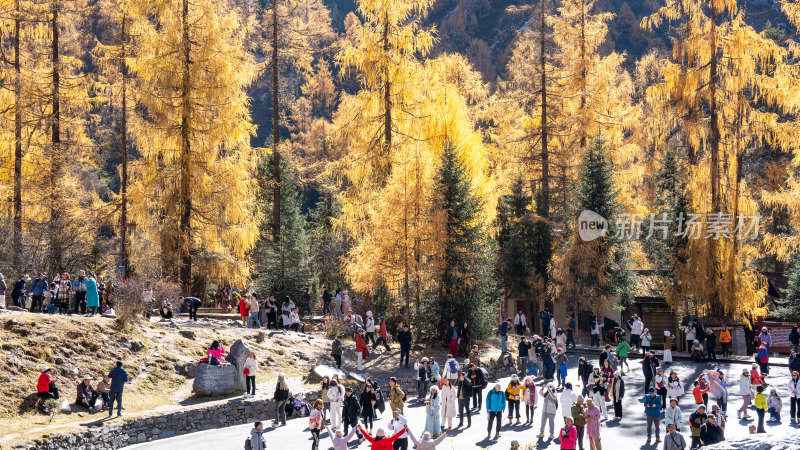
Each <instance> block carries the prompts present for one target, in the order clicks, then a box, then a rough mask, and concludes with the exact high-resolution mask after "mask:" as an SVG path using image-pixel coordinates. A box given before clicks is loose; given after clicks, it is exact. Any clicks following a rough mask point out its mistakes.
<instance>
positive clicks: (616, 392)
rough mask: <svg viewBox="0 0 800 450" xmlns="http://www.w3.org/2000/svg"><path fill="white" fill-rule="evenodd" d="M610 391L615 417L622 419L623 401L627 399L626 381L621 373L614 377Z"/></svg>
mask: <svg viewBox="0 0 800 450" xmlns="http://www.w3.org/2000/svg"><path fill="white" fill-rule="evenodd" d="M651 389H652V388H651ZM610 390H611V402H612V403H613V404H614V417H615V418H617V419H622V399H623V398H624V397H625V381H624V380H623V379H622V374H621V373H618V374H616V375H614V379H613V381H612V382H611V389H610Z"/></svg>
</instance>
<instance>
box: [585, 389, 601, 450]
mask: <svg viewBox="0 0 800 450" xmlns="http://www.w3.org/2000/svg"><path fill="white" fill-rule="evenodd" d="M586 437H587V438H588V439H589V448H590V449H591V450H603V446H602V445H601V444H600V409H599V408H597V406H595V404H594V401H592V399H589V400H587V401H586Z"/></svg>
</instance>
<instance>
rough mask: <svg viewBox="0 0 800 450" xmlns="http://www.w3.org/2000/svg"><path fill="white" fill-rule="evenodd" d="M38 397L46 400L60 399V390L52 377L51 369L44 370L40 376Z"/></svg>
mask: <svg viewBox="0 0 800 450" xmlns="http://www.w3.org/2000/svg"><path fill="white" fill-rule="evenodd" d="M36 395H37V396H38V397H39V398H43V399H45V400H47V399H48V398H55V399H58V388H57V387H56V381H55V379H54V378H52V377H51V376H50V368H49V367H45V368H44V369H42V373H40V374H39V380H38V381H37V382H36Z"/></svg>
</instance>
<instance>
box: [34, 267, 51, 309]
mask: <svg viewBox="0 0 800 450" xmlns="http://www.w3.org/2000/svg"><path fill="white" fill-rule="evenodd" d="M48 289H50V283H48V282H47V274H46V273H44V272H41V273H40V274H39V278H37V279H36V280H34V281H33V283H31V312H42V306H43V302H42V299H43V298H44V293H45V291H47V290H48Z"/></svg>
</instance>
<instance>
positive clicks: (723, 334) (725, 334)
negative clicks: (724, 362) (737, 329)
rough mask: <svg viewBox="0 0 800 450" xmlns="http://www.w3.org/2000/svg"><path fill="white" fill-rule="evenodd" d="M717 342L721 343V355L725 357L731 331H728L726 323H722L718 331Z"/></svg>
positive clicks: (728, 352) (728, 347)
mask: <svg viewBox="0 0 800 450" xmlns="http://www.w3.org/2000/svg"><path fill="white" fill-rule="evenodd" d="M719 343H720V344H722V357H723V358H727V357H728V356H729V355H730V348H731V332H730V331H728V326H727V325H724V326H723V327H722V331H720V332H719Z"/></svg>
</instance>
